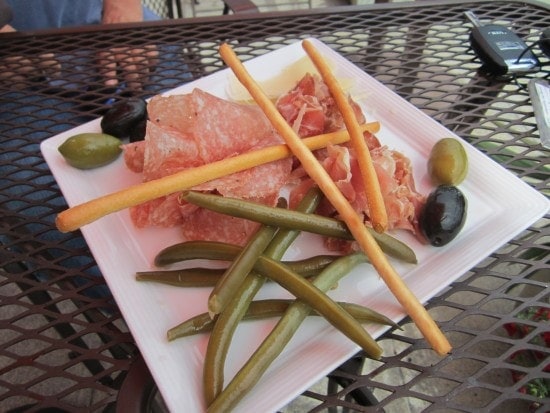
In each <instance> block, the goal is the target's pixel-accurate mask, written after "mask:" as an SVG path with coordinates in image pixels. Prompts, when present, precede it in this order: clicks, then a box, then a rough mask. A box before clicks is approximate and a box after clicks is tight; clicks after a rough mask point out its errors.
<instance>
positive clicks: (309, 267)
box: [136, 255, 339, 287]
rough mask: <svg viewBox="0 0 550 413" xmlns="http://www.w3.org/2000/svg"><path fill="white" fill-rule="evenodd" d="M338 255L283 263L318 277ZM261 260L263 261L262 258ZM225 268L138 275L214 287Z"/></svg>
mask: <svg viewBox="0 0 550 413" xmlns="http://www.w3.org/2000/svg"><path fill="white" fill-rule="evenodd" d="M338 257H339V256H338V255H315V256H313V257H309V258H304V259H302V260H296V261H282V262H283V263H284V264H285V265H286V266H288V267H289V268H290V269H291V270H292V271H294V272H295V273H297V274H300V275H301V276H302V277H305V278H309V277H313V276H315V275H318V274H319V272H320V271H321V270H323V269H324V268H325V267H326V266H327V265H329V264H330V263H331V262H332V261H334V260H335V259H336V258H338ZM259 259H262V257H260V258H259ZM224 272H225V268H201V267H195V268H184V269H179V270H160V271H140V272H137V273H136V280H137V281H150V282H157V283H161V284H167V285H173V286H176V287H213V286H214V285H216V283H217V282H218V281H219V279H220V278H221V277H222V275H223V273H224Z"/></svg>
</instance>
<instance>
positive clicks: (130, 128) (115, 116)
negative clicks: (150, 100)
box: [101, 98, 147, 141]
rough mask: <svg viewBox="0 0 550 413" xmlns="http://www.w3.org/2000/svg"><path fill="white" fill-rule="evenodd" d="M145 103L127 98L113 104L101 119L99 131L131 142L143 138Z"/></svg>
mask: <svg viewBox="0 0 550 413" xmlns="http://www.w3.org/2000/svg"><path fill="white" fill-rule="evenodd" d="M146 119H147V103H146V102H145V101H144V100H143V99H139V98H128V99H125V100H120V101H118V102H116V103H114V104H113V105H112V106H111V108H110V109H109V110H108V111H107V112H106V113H105V115H104V116H103V119H101V130H102V131H103V133H106V134H108V135H113V136H116V137H117V138H119V139H124V138H128V137H130V138H131V139H132V140H133V141H136V140H141V139H143V137H144V136H145V133H144V127H145V126H144V125H145V121H146Z"/></svg>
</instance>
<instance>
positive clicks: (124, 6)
mask: <svg viewBox="0 0 550 413" xmlns="http://www.w3.org/2000/svg"><path fill="white" fill-rule="evenodd" d="M0 1H2V0H0ZM102 20H103V23H105V24H109V23H130V22H140V21H143V9H142V5H141V0H103V19H102Z"/></svg>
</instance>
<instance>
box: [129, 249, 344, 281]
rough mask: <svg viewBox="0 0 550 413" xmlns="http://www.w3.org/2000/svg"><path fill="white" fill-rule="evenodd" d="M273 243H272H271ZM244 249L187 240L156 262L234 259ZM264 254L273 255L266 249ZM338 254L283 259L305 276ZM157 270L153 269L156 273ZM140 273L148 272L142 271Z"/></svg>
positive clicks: (166, 251)
mask: <svg viewBox="0 0 550 413" xmlns="http://www.w3.org/2000/svg"><path fill="white" fill-rule="evenodd" d="M270 245H272V244H270ZM241 251H242V247H239V246H238V245H231V244H226V243H222V242H216V241H185V242H180V243H178V244H174V245H171V246H170V247H167V248H165V249H164V250H162V251H161V252H159V253H158V255H157V257H156V258H155V263H156V265H157V266H159V267H164V266H168V265H170V264H175V263H178V262H181V261H186V260H193V259H209V260H221V261H232V260H234V259H235V257H237V256H238V254H239V253H240V252H241ZM264 255H268V256H269V255H271V252H270V251H269V250H268V249H266V251H265V254H264ZM337 257H338V255H336V254H320V255H315V256H312V257H309V258H304V259H301V260H296V261H283V262H284V263H285V265H288V266H289V267H290V268H292V270H293V271H295V272H297V273H299V274H302V275H303V276H309V275H316V274H317V273H318V272H319V270H320V269H322V268H324V267H325V266H327V265H328V264H330V263H331V262H332V261H333V260H334V259H335V258H337ZM259 259H262V257H260V258H259ZM155 272H156V271H153V273H155ZM139 274H147V272H140V273H139Z"/></svg>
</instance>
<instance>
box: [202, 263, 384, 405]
mask: <svg viewBox="0 0 550 413" xmlns="http://www.w3.org/2000/svg"><path fill="white" fill-rule="evenodd" d="M363 260H364V256H363V255H362V254H352V255H349V256H347V257H344V258H341V259H339V260H337V261H335V262H334V263H333V264H331V265H330V266H328V267H327V268H326V269H325V270H324V271H323V272H322V273H321V274H320V275H319V277H317V278H316V280H315V281H314V285H315V287H313V288H315V289H317V291H319V294H320V295H321V296H323V297H326V296H325V295H324V293H322V292H321V290H325V291H326V290H327V289H328V288H330V287H331V286H332V285H333V284H335V283H336V282H337V281H338V279H339V278H341V277H342V276H344V275H345V274H347V273H348V272H349V270H350V269H351V268H352V267H353V266H354V265H356V264H358V263H359V262H362V261H363ZM275 264H277V263H275ZM277 265H280V264H277ZM274 269H275V268H274ZM277 270H278V269H277ZM329 301H330V300H329ZM335 306H336V307H338V306H337V305H336V304H335ZM331 307H332V306H331ZM333 310H334V308H333V309H331V310H330V311H333ZM335 310H336V312H338V313H339V312H341V309H340V308H339V307H338V308H336V309H335ZM310 311H311V308H310V307H309V306H308V305H307V304H306V303H305V302H304V301H302V300H296V301H295V302H294V303H293V304H292V305H291V306H290V307H289V309H288V310H287V311H286V313H285V315H284V316H283V317H282V318H281V319H280V320H279V322H278V323H277V325H276V326H275V328H274V329H273V330H272V332H271V333H270V334H269V335H268V336H267V337H266V339H265V340H264V341H263V342H262V344H261V345H260V347H258V349H257V350H256V351H255V352H254V354H253V355H252V356H251V357H250V359H249V360H248V361H247V362H246V364H245V365H244V366H243V367H242V368H241V369H240V370H239V371H238V372H237V374H236V375H235V377H234V378H233V379H232V380H231V382H230V383H229V384H228V385H227V387H226V388H225V389H224V390H223V392H222V393H221V394H220V395H219V396H218V397H217V398H216V399H215V400H214V401H213V402H212V403H210V404H209V405H208V412H209V413H215V412H228V411H230V410H232V408H233V407H234V406H235V405H236V404H237V403H238V402H239V401H240V399H241V398H242V397H243V396H244V395H245V394H246V393H247V392H248V391H249V390H250V389H251V388H252V387H253V386H254V385H255V384H256V382H257V381H258V380H259V379H260V377H261V376H262V375H263V373H264V372H265V371H266V370H267V368H268V367H269V366H270V365H271V363H272V362H273V360H275V358H276V357H277V356H278V355H279V354H280V353H281V351H282V350H283V348H284V347H285V346H286V344H287V343H288V341H289V340H290V339H291V338H292V336H293V335H294V333H295V332H296V330H297V329H298V327H299V326H300V324H301V323H302V321H303V320H304V319H305V317H306V316H307V315H308V314H309V312H310ZM361 330H362V331H363V332H364V334H365V335H366V337H369V335H368V334H367V333H366V332H365V331H364V330H363V329H362V328H361ZM367 342H369V344H368V346H365V347H367V348H368V353H369V354H371V355H372V356H373V357H375V358H379V357H380V354H381V349H380V347H379V346H378V345H377V344H376V342H375V341H374V340H372V339H370V340H367Z"/></svg>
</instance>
